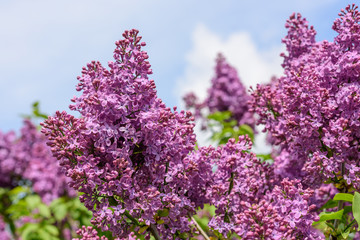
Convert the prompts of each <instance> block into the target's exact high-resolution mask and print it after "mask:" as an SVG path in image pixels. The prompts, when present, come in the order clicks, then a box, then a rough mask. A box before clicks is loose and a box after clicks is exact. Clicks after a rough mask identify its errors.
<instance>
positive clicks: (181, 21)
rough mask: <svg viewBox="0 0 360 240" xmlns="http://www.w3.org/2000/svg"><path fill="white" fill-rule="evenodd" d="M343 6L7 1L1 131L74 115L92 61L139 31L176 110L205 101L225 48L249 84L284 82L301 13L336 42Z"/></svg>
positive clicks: (0, 4) (161, 88)
mask: <svg viewBox="0 0 360 240" xmlns="http://www.w3.org/2000/svg"><path fill="white" fill-rule="evenodd" d="M348 3H351V2H349V1H343V0H317V1H314V0H292V1H285V0H273V1H249V0H232V1H231V0H222V1H212V0H207V1H205V0H204V1H203V0H199V1H190V0H182V1H169V0H167V1H165V0H152V1H151V0H132V1H130V0H129V1H122V0H103V1H99V0H97V1H95V0H86V1H84V0H76V1H73V0H63V1H49V0H32V1H28V0H22V1H20V0H1V1H0V73H1V77H0V83H1V88H0V112H1V113H0V114H1V115H0V130H1V131H8V130H11V129H13V130H17V129H19V128H20V127H21V124H22V123H21V122H22V120H21V118H20V114H23V113H29V112H30V109H31V104H32V103H33V102H34V101H40V103H41V108H42V109H43V111H44V112H46V113H49V114H52V113H54V111H56V110H68V105H69V104H70V99H71V98H72V97H73V96H74V95H77V94H78V93H77V92H76V91H75V85H76V84H77V80H76V76H78V75H80V72H81V68H82V66H85V65H86V63H87V62H90V61H91V60H99V61H101V62H102V63H104V64H105V63H107V62H108V61H109V60H111V59H112V52H113V49H114V46H115V45H114V42H115V41H116V40H118V39H120V38H121V34H122V32H123V31H124V30H126V29H131V28H137V29H139V30H140V34H141V35H142V36H143V40H144V41H145V42H147V46H146V48H145V50H146V51H148V55H149V56H150V59H149V60H150V63H151V65H152V69H153V72H154V74H153V75H152V76H151V77H152V78H153V79H154V80H155V82H156V85H157V89H158V94H159V96H160V97H161V98H162V99H163V100H164V102H165V103H166V104H167V105H168V106H174V105H181V104H180V102H181V101H180V99H181V95H182V94H183V93H184V92H186V91H188V90H190V89H195V91H196V92H197V93H198V94H199V95H204V94H205V91H206V87H207V86H208V84H209V81H210V78H211V76H212V68H213V66H214V58H215V56H216V53H217V52H219V51H223V52H224V54H225V57H227V58H228V60H229V62H230V63H231V64H232V65H234V66H235V67H237V68H238V71H239V75H240V77H241V78H242V80H243V81H244V82H245V84H246V85H247V86H250V85H255V84H256V83H257V82H266V81H267V80H268V79H269V78H270V76H271V75H272V74H276V75H280V74H281V71H282V70H281V68H280V63H281V59H280V58H279V56H278V55H279V54H280V51H282V50H283V47H282V45H281V38H282V37H284V35H285V34H286V31H285V28H284V24H285V21H286V19H287V18H288V16H289V15H290V14H291V13H292V12H300V13H301V14H302V15H303V16H305V17H306V18H307V19H308V21H309V22H310V24H311V25H314V27H315V29H316V30H317V32H318V36H317V40H323V39H328V40H330V41H332V38H333V37H334V35H335V34H334V32H333V31H332V30H331V26H332V22H333V20H334V19H335V18H336V17H337V14H338V13H339V11H340V9H341V8H345V6H346V5H347V4H348Z"/></svg>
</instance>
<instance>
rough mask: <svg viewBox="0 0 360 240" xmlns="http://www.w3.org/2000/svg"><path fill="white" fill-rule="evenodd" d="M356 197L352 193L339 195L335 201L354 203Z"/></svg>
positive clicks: (335, 197)
mask: <svg viewBox="0 0 360 240" xmlns="http://www.w3.org/2000/svg"><path fill="white" fill-rule="evenodd" d="M353 198H354V196H353V195H352V194H350V193H337V194H336V195H335V196H334V198H333V199H334V200H335V201H346V202H352V201H353Z"/></svg>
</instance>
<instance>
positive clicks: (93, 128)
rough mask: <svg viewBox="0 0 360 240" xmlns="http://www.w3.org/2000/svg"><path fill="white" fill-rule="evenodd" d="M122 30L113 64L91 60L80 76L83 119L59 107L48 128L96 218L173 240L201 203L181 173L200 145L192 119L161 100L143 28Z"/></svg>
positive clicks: (115, 228)
mask: <svg viewBox="0 0 360 240" xmlns="http://www.w3.org/2000/svg"><path fill="white" fill-rule="evenodd" d="M123 36H124V40H121V41H118V42H116V49H115V51H114V59H115V60H114V61H112V62H109V64H108V65H109V68H110V69H109V70H108V69H106V68H104V67H103V66H102V65H101V64H100V63H99V62H92V63H90V64H88V65H87V67H86V68H84V69H83V71H82V74H83V75H82V76H81V77H79V78H78V79H79V81H80V83H79V84H78V87H77V90H78V91H82V95H81V96H80V97H75V98H74V99H73V101H74V103H75V104H74V105H72V106H71V107H70V108H71V109H72V110H77V111H79V112H80V113H81V115H82V118H79V119H78V118H75V117H73V116H71V115H69V114H67V113H65V112H62V113H60V112H57V113H56V115H55V116H54V117H50V118H49V119H48V120H46V121H45V123H44V124H43V126H44V128H43V132H44V133H45V135H47V137H48V138H49V145H50V146H51V148H52V151H53V153H54V155H55V156H56V157H57V158H58V159H59V160H60V162H61V165H62V166H63V167H64V168H65V169H66V171H67V176H69V177H71V178H72V182H71V186H72V187H74V188H75V189H76V190H78V191H80V192H83V193H84V194H83V195H81V201H82V202H84V204H85V206H86V207H87V208H88V209H90V210H92V211H93V219H92V223H93V224H95V225H97V226H99V227H101V228H102V229H103V230H108V229H109V230H111V231H112V232H113V234H114V235H115V236H118V237H125V236H128V235H129V233H130V232H131V231H132V230H133V228H132V227H133V226H136V227H137V228H138V229H139V228H140V227H141V226H150V228H153V227H155V228H156V230H157V231H158V232H159V233H160V234H161V235H162V236H163V238H169V239H170V238H171V239H172V236H173V235H174V234H177V232H179V233H181V232H186V231H189V229H190V228H189V221H188V215H189V214H193V213H194V212H195V208H196V207H197V205H196V204H195V203H194V202H193V201H192V200H191V199H192V198H194V196H192V193H191V189H190V187H189V186H190V185H189V184H188V180H187V178H186V177H185V176H184V175H183V174H174V173H176V172H177V171H176V170H177V169H180V171H183V169H184V168H185V166H184V163H183V160H184V158H185V157H186V156H187V155H188V153H189V152H190V151H192V150H193V149H194V146H195V135H194V133H193V127H194V124H193V123H192V122H191V121H192V120H193V117H192V116H191V113H190V112H187V113H185V112H184V111H181V112H177V111H176V108H174V109H173V111H172V110H171V109H170V108H167V107H166V106H165V104H164V103H162V101H161V100H160V99H159V98H157V96H156V90H155V84H154V81H153V80H149V79H148V74H151V70H150V64H149V62H148V61H147V60H146V59H147V58H148V56H147V54H146V52H145V51H143V50H142V49H141V48H142V47H143V46H145V43H140V40H141V37H140V36H138V31H137V30H131V31H125V33H124V34H123ZM161 213H162V214H161Z"/></svg>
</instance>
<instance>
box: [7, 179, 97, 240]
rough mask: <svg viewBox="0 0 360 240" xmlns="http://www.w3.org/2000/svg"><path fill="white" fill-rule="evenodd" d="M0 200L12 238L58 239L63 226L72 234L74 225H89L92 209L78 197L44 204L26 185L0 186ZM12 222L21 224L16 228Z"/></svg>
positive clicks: (29, 239) (65, 197) (73, 233)
mask: <svg viewBox="0 0 360 240" xmlns="http://www.w3.org/2000/svg"><path fill="white" fill-rule="evenodd" d="M0 200H1V201H0V214H1V215H2V216H3V218H4V220H5V222H6V223H7V224H8V225H9V226H10V229H11V232H12V235H13V237H14V238H17V237H21V239H22V240H35V239H36V240H48V239H50V240H58V239H59V240H60V239H63V236H62V234H63V230H64V229H69V230H71V232H72V235H73V236H74V237H75V236H76V234H75V230H76V229H77V228H80V227H81V226H82V225H90V218H91V212H90V211H88V210H87V209H86V208H85V207H84V206H83V204H82V203H80V201H79V198H77V197H75V198H70V197H67V196H64V197H60V198H58V199H55V200H54V201H52V202H51V203H50V204H49V205H47V204H45V203H43V202H42V200H41V198H40V196H39V195H37V194H34V193H32V192H31V189H30V188H29V187H26V186H18V187H15V188H13V189H5V188H0ZM15 223H16V224H15ZM15 225H17V226H20V227H18V228H15ZM101 234H103V233H101Z"/></svg>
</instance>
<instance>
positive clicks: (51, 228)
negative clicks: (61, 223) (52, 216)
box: [44, 225, 59, 236]
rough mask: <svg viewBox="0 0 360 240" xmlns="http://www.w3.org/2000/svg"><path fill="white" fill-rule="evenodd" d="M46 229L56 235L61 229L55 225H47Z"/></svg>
mask: <svg viewBox="0 0 360 240" xmlns="http://www.w3.org/2000/svg"><path fill="white" fill-rule="evenodd" d="M44 229H45V231H47V232H48V233H50V234H51V235H54V236H58V235H59V229H57V228H56V227H55V226H54V225H45V227H44Z"/></svg>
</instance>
